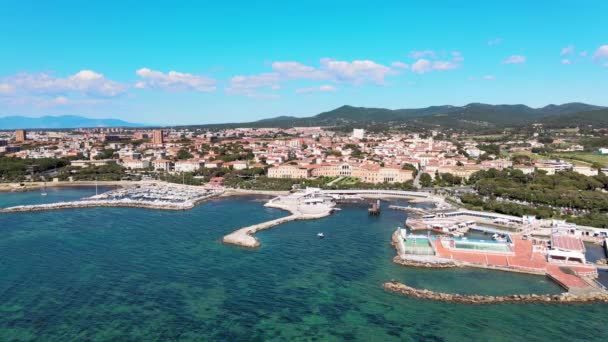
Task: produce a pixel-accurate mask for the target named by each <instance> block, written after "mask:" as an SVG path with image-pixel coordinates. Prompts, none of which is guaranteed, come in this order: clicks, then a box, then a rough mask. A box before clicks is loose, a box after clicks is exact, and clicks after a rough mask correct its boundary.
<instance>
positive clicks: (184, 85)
mask: <svg viewBox="0 0 608 342" xmlns="http://www.w3.org/2000/svg"><path fill="white" fill-rule="evenodd" d="M135 74H137V76H139V77H140V78H141V81H138V82H137V83H135V87H136V88H150V89H167V90H175V91H178V90H193V91H198V92H202V93H208V92H212V91H215V90H216V81H215V80H214V79H211V78H208V77H205V76H198V75H193V74H187V73H183V72H177V71H169V72H168V73H163V72H161V71H156V70H151V69H148V68H141V69H139V70H137V71H136V72H135Z"/></svg>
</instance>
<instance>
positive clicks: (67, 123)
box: [0, 115, 144, 129]
mask: <svg viewBox="0 0 608 342" xmlns="http://www.w3.org/2000/svg"><path fill="white" fill-rule="evenodd" d="M142 126H144V125H142V124H138V123H132V122H127V121H123V120H118V119H93V118H86V117H83V116H78V115H61V116H41V117H38V118H31V117H26V116H5V117H0V129H19V128H38V129H60V128H92V127H142Z"/></svg>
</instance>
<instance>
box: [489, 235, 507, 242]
mask: <svg viewBox="0 0 608 342" xmlns="http://www.w3.org/2000/svg"><path fill="white" fill-rule="evenodd" d="M492 239H493V240H494V241H496V242H506V241H507V239H506V238H505V237H504V236H501V235H498V234H494V235H492Z"/></svg>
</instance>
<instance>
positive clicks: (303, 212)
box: [222, 188, 335, 248]
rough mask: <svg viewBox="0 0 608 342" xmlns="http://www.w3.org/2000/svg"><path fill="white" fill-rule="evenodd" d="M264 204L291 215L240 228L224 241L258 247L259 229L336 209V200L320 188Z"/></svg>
mask: <svg viewBox="0 0 608 342" xmlns="http://www.w3.org/2000/svg"><path fill="white" fill-rule="evenodd" d="M264 206H266V207H269V208H277V209H282V210H286V211H289V212H290V213H291V215H289V216H286V217H281V218H278V219H274V220H270V221H267V222H262V223H258V224H254V225H251V226H248V227H243V228H240V229H238V230H236V231H234V232H232V233H230V234H228V235H226V236H224V238H223V239H222V242H223V243H225V244H229V245H235V246H240V247H246V248H258V247H260V245H261V244H260V242H259V241H258V239H257V238H255V237H254V236H253V234H255V233H256V232H258V231H261V230H265V229H269V228H272V227H275V226H277V225H280V224H282V223H285V222H290V221H294V220H312V219H318V218H322V217H325V216H328V215H330V214H331V213H332V211H333V210H334V206H335V202H334V201H333V199H332V198H331V197H328V196H325V195H323V194H322V193H321V192H320V191H319V190H318V189H314V188H312V189H307V190H306V191H300V192H296V193H293V194H290V195H287V196H279V197H275V198H273V199H271V200H270V201H269V202H268V203H266V204H265V205H264Z"/></svg>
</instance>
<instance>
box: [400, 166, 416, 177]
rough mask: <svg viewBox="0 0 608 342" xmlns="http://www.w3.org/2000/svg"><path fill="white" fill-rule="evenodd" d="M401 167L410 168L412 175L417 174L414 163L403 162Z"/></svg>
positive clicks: (403, 168)
mask: <svg viewBox="0 0 608 342" xmlns="http://www.w3.org/2000/svg"><path fill="white" fill-rule="evenodd" d="M401 169H402V170H411V171H412V175H413V176H414V177H416V175H417V174H418V169H417V168H416V167H415V166H414V165H412V164H410V163H405V164H403V166H401Z"/></svg>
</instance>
